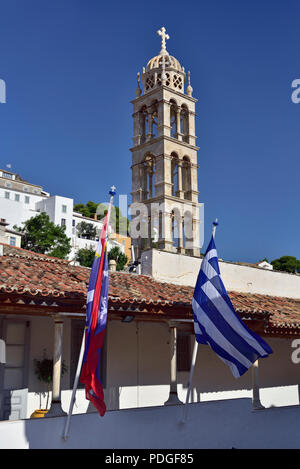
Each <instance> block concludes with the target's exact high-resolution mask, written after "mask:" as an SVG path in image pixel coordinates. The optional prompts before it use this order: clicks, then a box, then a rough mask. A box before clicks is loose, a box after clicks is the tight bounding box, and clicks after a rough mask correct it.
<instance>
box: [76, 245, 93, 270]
mask: <svg viewBox="0 0 300 469" xmlns="http://www.w3.org/2000/svg"><path fill="white" fill-rule="evenodd" d="M94 257H95V251H94V249H93V248H91V247H90V248H82V249H78V251H77V252H76V256H75V260H76V261H77V262H79V264H80V265H82V266H84V267H92V265H93V260H94Z"/></svg>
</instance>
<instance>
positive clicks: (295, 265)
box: [271, 256, 300, 274]
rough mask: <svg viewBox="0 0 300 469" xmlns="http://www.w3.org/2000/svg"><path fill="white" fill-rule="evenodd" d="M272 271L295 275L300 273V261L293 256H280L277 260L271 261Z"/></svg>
mask: <svg viewBox="0 0 300 469" xmlns="http://www.w3.org/2000/svg"><path fill="white" fill-rule="evenodd" d="M271 264H272V266H273V268H274V270H281V271H284V272H290V273H293V274H294V273H296V272H300V261H299V260H298V259H297V258H296V257H293V256H282V257H280V258H279V259H274V260H273V261H271Z"/></svg>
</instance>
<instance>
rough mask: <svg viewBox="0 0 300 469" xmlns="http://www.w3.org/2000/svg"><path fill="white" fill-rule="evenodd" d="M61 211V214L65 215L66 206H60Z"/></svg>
mask: <svg viewBox="0 0 300 469" xmlns="http://www.w3.org/2000/svg"><path fill="white" fill-rule="evenodd" d="M61 211H62V213H67V206H66V205H62V206H61Z"/></svg>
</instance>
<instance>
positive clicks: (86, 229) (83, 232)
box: [76, 221, 97, 239]
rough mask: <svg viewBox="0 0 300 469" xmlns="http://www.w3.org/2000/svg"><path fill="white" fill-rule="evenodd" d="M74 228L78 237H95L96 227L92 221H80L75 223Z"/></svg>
mask: <svg viewBox="0 0 300 469" xmlns="http://www.w3.org/2000/svg"><path fill="white" fill-rule="evenodd" d="M76 230H77V234H78V236H79V238H84V239H95V237H96V234H97V233H96V227H95V226H94V225H93V224H92V223H88V222H86V221H81V222H80V223H77V225H76Z"/></svg>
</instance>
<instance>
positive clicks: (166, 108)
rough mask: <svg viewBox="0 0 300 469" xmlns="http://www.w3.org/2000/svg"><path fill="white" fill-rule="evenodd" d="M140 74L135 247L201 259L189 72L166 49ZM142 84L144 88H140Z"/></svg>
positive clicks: (136, 116)
mask: <svg viewBox="0 0 300 469" xmlns="http://www.w3.org/2000/svg"><path fill="white" fill-rule="evenodd" d="M157 34H158V35H159V36H160V38H161V50H160V52H159V54H158V55H157V56H155V57H153V58H152V59H151V60H149V62H148V64H147V66H146V68H145V67H144V68H143V73H142V76H140V73H138V74H137V88H136V98H135V99H134V100H133V101H132V104H133V121H134V126H133V127H134V135H133V147H132V148H131V149H130V150H131V152H132V166H131V169H132V192H131V195H132V205H131V215H132V222H131V226H132V228H133V230H132V243H133V245H134V248H135V251H136V252H135V254H136V258H139V257H140V254H141V252H142V251H143V250H145V249H150V248H152V247H156V248H158V249H161V250H164V251H169V252H178V253H181V254H186V255H192V256H200V218H199V207H200V205H199V203H198V194H199V193H198V178H197V168H198V165H197V150H198V149H199V148H198V147H197V146H196V136H195V104H196V102H197V100H196V99H195V98H194V97H193V96H192V93H193V89H192V87H191V84H190V72H188V77H187V78H188V80H187V81H188V85H187V87H186V92H185V83H186V73H185V70H184V68H183V67H182V66H181V65H180V63H179V62H178V60H177V59H176V58H175V57H173V56H171V55H170V54H169V53H168V51H167V49H166V41H167V40H168V39H170V38H169V35H168V34H167V33H166V29H165V28H164V27H162V28H161V29H160V30H159V31H157ZM141 81H142V84H143V89H144V91H142V89H141V87H140V82H141Z"/></svg>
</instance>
